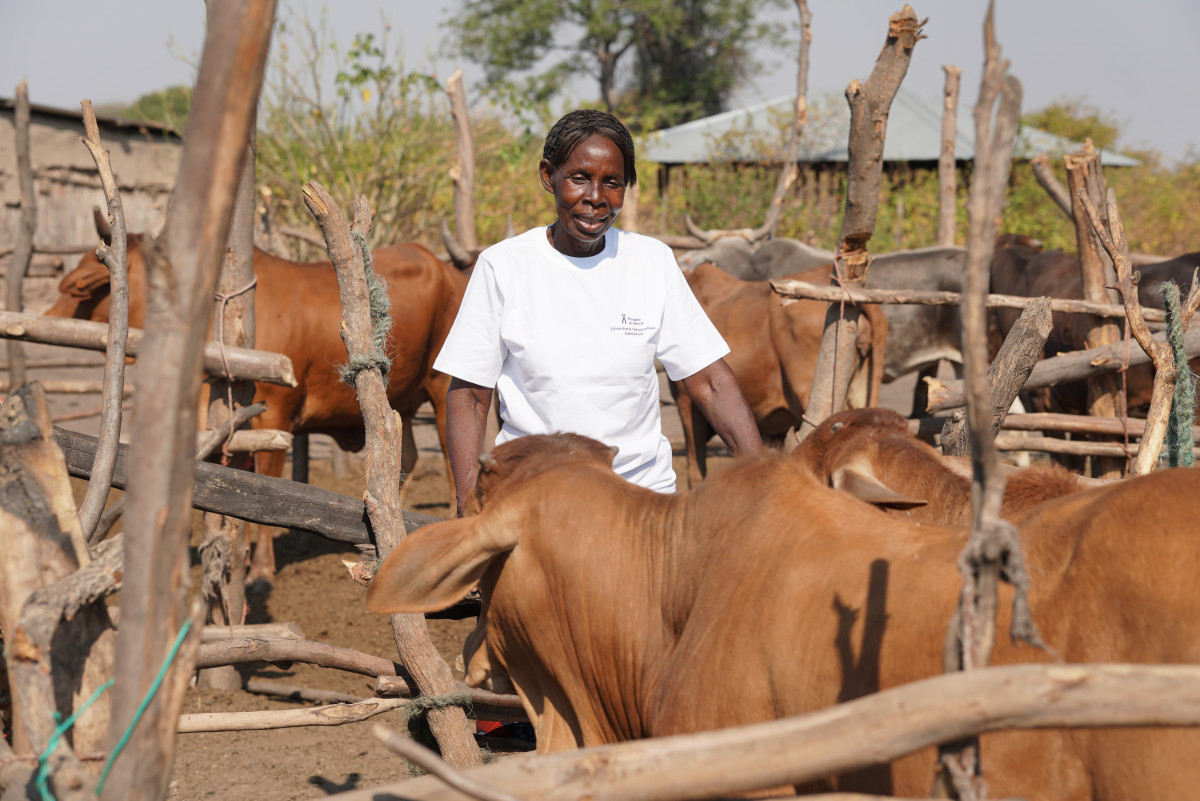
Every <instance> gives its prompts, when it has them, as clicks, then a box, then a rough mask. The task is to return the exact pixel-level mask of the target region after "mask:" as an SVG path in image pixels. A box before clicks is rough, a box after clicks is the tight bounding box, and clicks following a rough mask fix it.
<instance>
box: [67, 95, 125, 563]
mask: <svg viewBox="0 0 1200 801" xmlns="http://www.w3.org/2000/svg"><path fill="white" fill-rule="evenodd" d="M80 105H81V106H82V108H83V127H84V130H85V131H86V132H87V136H86V137H85V138H84V139H83V140H82V141H83V144H84V145H85V146H86V147H87V149H88V152H89V153H91V154H92V160H93V161H95V162H96V170H97V171H98V172H99V173H100V185H101V186H102V187H103V188H104V199H105V201H106V202H107V204H108V225H109V231H110V241H109V244H105V243H104V242H101V243H100V245H99V246H98V247H97V248H96V257H97V258H99V259H100V261H102V262H104V266H105V267H107V268H108V276H109V304H110V306H109V313H108V348H107V349H106V351H105V355H104V400H103V406H102V408H101V411H100V442H99V444H98V446H97V448H96V461H95V462H94V463H93V465H92V477H91V478H90V479H89V480H88V485H87V492H86V493H85V494H84V496H83V502H82V503H80V505H79V525H80V527H81V528H82V529H83V536H84V537H85V538H86V539H87V540H88V542H89V543H92V542H94V540H93V536H92V535H93V533H94V532H95V531H96V526H97V524H98V523H99V522H100V517H101V515H102V514H103V512H104V505H105V503H107V501H108V493H109V489H110V488H111V486H112V476H113V470H114V469H115V468H116V461H117V445H118V443H119V442H120V441H121V398H122V394H123V392H124V389H125V351H126V345H127V344H128V342H129V265H128V261H127V258H126V239H127V237H126V228H125V209H124V207H123V206H122V205H121V195H120V193H119V192H118V191H117V182H116V179H115V178H114V177H113V171H112V165H111V164H110V163H109V159H108V151H107V150H106V149H105V147H104V145H103V143H101V141H100V128H99V126H98V125H97V124H96V112H95V111H94V110H93V109H92V101H91V100H84V101H83V102H82V103H81V104H80Z"/></svg>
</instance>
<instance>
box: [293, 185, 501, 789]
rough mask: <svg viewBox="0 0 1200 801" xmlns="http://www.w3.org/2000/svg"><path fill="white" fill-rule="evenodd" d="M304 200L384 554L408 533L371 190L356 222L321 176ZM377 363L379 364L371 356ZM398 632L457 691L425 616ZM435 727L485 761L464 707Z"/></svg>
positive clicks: (429, 677)
mask: <svg viewBox="0 0 1200 801" xmlns="http://www.w3.org/2000/svg"><path fill="white" fill-rule="evenodd" d="M304 202H305V204H306V205H307V206H308V209H309V211H311V212H312V214H313V217H315V218H316V220H317V224H318V225H319V226H320V227H321V230H322V231H323V232H324V234H325V241H326V243H327V246H328V249H329V258H330V260H331V261H332V262H333V266H334V269H335V270H336V271H337V277H338V293H339V294H340V296H341V300H342V315H343V318H342V341H343V342H344V343H345V344H346V352H347V354H348V355H349V359H350V361H349V364H348V367H349V368H350V372H348V375H349V378H348V379H347V380H353V382H354V388H355V391H356V392H357V393H358V403H359V406H360V407H361V408H362V413H363V424H364V426H365V428H366V448H367V451H366V472H367V488H366V492H365V494H364V500H365V501H366V506H367V514H368V516H369V517H370V520H371V529H372V531H373V532H374V534H375V540H376V546H377V549H378V555H379V558H380V559H383V558H384V557H386V556H387V555H388V553H390V552H391V550H392V548H394V547H395V546H396V545H397V544H399V543H400V542H401V541H402V540H403V539H404V537H405V536H406V534H405V530H404V519H403V517H402V516H401V510H400V506H401V504H400V484H401V478H402V477H401V475H400V423H399V415H398V414H396V412H395V410H393V409H392V407H391V404H389V403H388V398H387V387H386V384H385V382H384V378H383V373H382V371H381V369H380V366H379V364H378V361H377V358H378V356H380V355H381V354H378V353H377V345H378V340H379V337H378V335H377V331H376V330H375V328H374V327H373V319H372V318H373V316H374V315H375V314H376V311H375V310H372V309H371V308H370V301H369V299H368V297H369V289H368V281H367V275H366V268H365V263H366V258H367V253H365V252H364V251H365V249H366V247H367V246H366V241H367V234H368V233H369V231H370V227H371V211H370V207H369V206H368V205H367V200H366V198H364V197H359V198H358V200H357V201H356V202H355V205H354V225H353V226H352V227H348V226H347V225H346V220H345V217H343V216H342V213H341V211H340V210H339V209H338V207H337V204H336V203H335V202H334V200H333V198H332V197H330V195H329V193H328V192H326V191H325V189H324V187H322V186H321V185H320V184H319V183H317V182H316V181H310V182H308V183H307V184H305V185H304ZM372 362H374V363H372ZM391 624H392V635H393V638H394V639H395V641H396V650H397V652H398V653H399V655H400V661H401V662H402V663H403V664H404V666H405V668H406V669H407V670H408V671H409V673H410V674H411V675H412V678H413V683H414V684H415V685H416V687H417V689H418V691H419V692H420V694H421V695H423V696H439V695H445V694H448V693H454V692H455V691H456V688H455V685H454V680H453V677H452V675H451V673H450V668H449V666H448V665H447V664H446V662H445V661H444V660H443V659H442V658H441V656H440V655H439V654H438V652H437V649H436V648H434V647H433V644H432V643H431V642H430V641H429V632H428V629H427V628H426V626H425V618H424V617H423V616H422V615H392V616H391ZM428 719H429V728H430V730H431V731H432V732H433V735H434V737H436V738H437V741H438V744H439V745H440V746H441V749H442V754H443V756H444V757H445V758H446V761H447V762H449V763H450V764H451V765H453V766H454V767H456V768H468V767H473V766H476V765H479V764H481V758H480V755H479V748H478V747H477V746H476V745H475V740H474V738H473V736H472V734H471V729H470V727H469V725H468V722H467V718H466V715H465V714H464V713H463V710H462V709H461V708H460V707H457V706H446V707H442V708H440V709H439V708H434V709H431V710H430V711H429V718H428Z"/></svg>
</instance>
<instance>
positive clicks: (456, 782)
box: [371, 723, 521, 801]
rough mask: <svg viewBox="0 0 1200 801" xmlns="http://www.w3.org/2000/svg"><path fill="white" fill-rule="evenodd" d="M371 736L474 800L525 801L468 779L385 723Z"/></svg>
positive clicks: (372, 730)
mask: <svg viewBox="0 0 1200 801" xmlns="http://www.w3.org/2000/svg"><path fill="white" fill-rule="evenodd" d="M371 733H372V734H374V735H375V736H376V737H378V738H379V741H380V742H382V743H383V744H384V745H385V746H387V748H388V750H390V751H394V752H395V753H397V754H399V755H400V756H402V757H404V758H405V759H407V760H408V761H409V762H411V763H413V764H414V765H416V766H417V767H420V768H422V769H423V770H425V771H426V772H428V773H430V774H431V775H433V776H436V777H438V778H439V779H441V780H442V781H444V782H445V783H446V784H448V785H450V786H451V787H453V788H454V789H455V790H458V791H459V792H460V793H464V794H465V795H468V796H470V797H471V798H475V799H478V801H521V799H519V798H517V797H516V796H515V795H512V794H511V793H506V792H504V791H503V790H496V789H494V788H492V787H488V786H487V785H485V784H480V783H479V782H477V781H474V780H472V779H469V778H467V777H466V776H464V775H463V774H461V773H459V772H458V771H456V770H454V768H452V767H450V766H449V765H447V764H446V763H445V762H443V761H442V760H441V758H440V757H438V755H437V754H435V753H433V752H432V751H430V750H429V749H428V748H426V747H425V746H423V745H421V744H420V743H418V742H417V741H416V740H413V739H412V738H410V737H404V736H403V735H400V734H397V733H396V732H394V731H392V730H391V729H389V728H387V727H386V726H383V725H382V724H379V723H376V724H375V725H374V726H373V727H372V728H371Z"/></svg>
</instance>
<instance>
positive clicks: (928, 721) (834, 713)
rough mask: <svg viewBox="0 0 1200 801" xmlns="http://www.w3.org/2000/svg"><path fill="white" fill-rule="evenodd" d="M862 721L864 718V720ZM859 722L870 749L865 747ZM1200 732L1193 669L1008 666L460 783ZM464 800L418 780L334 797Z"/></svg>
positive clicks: (673, 788)
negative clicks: (1171, 730) (1103, 732)
mask: <svg viewBox="0 0 1200 801" xmlns="http://www.w3.org/2000/svg"><path fill="white" fill-rule="evenodd" d="M868 721H869V724H866V723H865V722H868ZM864 725H869V727H870V732H871V747H870V748H864V747H863V731H864ZM1122 725H1182V726H1196V725H1200V668H1198V667H1194V666H1191V665H1171V666H1159V665H1018V666H1012V667H997V668H987V669H983V670H976V671H971V672H970V673H955V674H951V675H947V676H940V677H937V678H932V679H926V680H924V681H920V682H914V683H912V684H908V685H905V686H903V687H898V688H894V689H890V690H884V691H883V692H879V693H875V694H874V695H869V696H867V697H865V698H860V699H857V700H854V701H850V702H848V703H845V704H840V705H838V706H835V707H832V708H830V709H825V710H821V711H819V712H813V713H811V714H808V715H801V716H797V717H791V718H783V719H781V720H776V721H771V722H768V723H759V724H755V725H752V726H741V727H737V728H731V729H723V730H720V731H713V732H704V733H699V734H687V735H680V736H676V737H664V738H659V739H653V740H638V741H634V742H627V743H619V744H616V745H610V746H603V747H598V748H586V749H583V750H580V751H565V752H561V753H556V754H546V755H543V756H539V757H538V758H537V759H535V760H508V761H504V762H499V763H494V764H491V765H487V766H485V767H483V768H479V769H477V770H473V771H470V772H469V773H467V774H466V775H468V776H470V777H472V778H474V779H476V780H478V781H480V782H481V783H484V784H487V785H488V786H490V787H495V788H499V789H502V790H505V791H507V792H510V793H513V794H514V795H518V796H522V797H525V798H545V799H548V801H554V800H555V799H571V798H582V797H585V796H586V797H588V798H590V799H593V801H652V800H653V801H691V799H699V798H710V797H714V796H721V795H730V794H734V793H745V792H748V791H752V790H757V789H766V788H770V787H778V786H780V785H788V784H802V783H804V782H807V781H812V780H814V779H820V778H823V777H825V776H829V775H831V774H837V773H844V772H847V771H851V770H855V769H857V768H861V767H866V766H868V765H873V764H878V763H886V762H889V761H891V760H894V759H897V758H899V757H901V756H904V755H905V754H909V753H912V752H913V751H917V750H919V749H921V748H926V747H928V746H930V745H934V744H936V743H939V742H944V741H947V740H954V739H958V738H962V737H964V736H967V735H971V734H977V733H981V732H987V731H996V730H1000V729H1028V728H1063V727H1105V726H1122ZM387 794H392V795H395V796H398V797H401V798H406V799H411V800H412V801H435V800H436V801H451V800H452V799H453V801H462V799H466V798H468V797H467V796H464V795H462V794H461V793H458V792H456V791H454V790H452V789H450V788H448V787H446V786H445V785H444V784H442V783H441V782H440V781H439V780H438V779H436V778H434V777H425V778H421V779H416V780H413V781H407V782H402V783H398V784H393V785H385V786H382V787H372V788H363V789H360V790H353V791H350V792H347V793H341V794H338V795H335V796H333V798H335V799H337V801H372V800H373V799H379V798H381V797H385V796H386V795H387Z"/></svg>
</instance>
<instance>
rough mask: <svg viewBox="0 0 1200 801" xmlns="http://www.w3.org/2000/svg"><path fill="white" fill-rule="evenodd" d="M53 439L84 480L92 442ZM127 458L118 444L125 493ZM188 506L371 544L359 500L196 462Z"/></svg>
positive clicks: (422, 520)
mask: <svg viewBox="0 0 1200 801" xmlns="http://www.w3.org/2000/svg"><path fill="white" fill-rule="evenodd" d="M54 438H55V441H56V442H57V443H58V444H59V447H61V448H62V450H63V455H64V456H65V457H66V462H67V469H68V471H69V472H70V474H71V475H72V476H75V477H77V478H87V477H88V475H89V474H90V471H91V464H92V459H93V458H94V454H95V450H96V438H95V437H89V436H87V435H86V434H78V433H76V432H74V431H67V430H65V429H62V428H56V429H55V430H54ZM127 458H128V446H125V445H122V446H121V447H120V448H119V449H118V450H117V467H116V470H115V471H114V472H113V486H114V487H117V488H118V489H126V488H127V483H128V477H127V475H126V472H125V463H126V460H127ZM191 502H192V505H193V506H194V507H195V508H196V509H201V510H203V511H211V512H220V513H222V514H227V515H232V516H234V517H237V518H239V519H241V520H245V521H247V522H249V523H260V524H263V525H268V526H278V527H280V528H293V529H297V530H300V531H310V532H312V533H313V534H319V535H320V536H322V537H325V538H327V539H331V540H336V541H338V542H346V543H350V544H352V545H360V546H361V545H370V544H371V543H373V542H374V539H373V537H372V535H371V531H370V526H369V525H368V523H367V516H366V510H365V506H364V504H363V502H362V501H360V500H356V499H354V498H349V497H347V496H345V495H342V494H340V493H337V492H330V491H329V490H325V489H321V488H320V487H310V486H304V485H297V484H295V483H294V482H292V481H288V480H287V479H285V478H273V477H271V476H262V475H258V474H256V473H248V472H246V471H244V470H234V469H233V468H230V467H222V466H220V465H216V464H209V463H207V462H198V463H196V466H195V484H194V485H193V489H192V493H191ZM441 519H442V518H440V517H431V516H430V515H423V514H421V513H419V512H412V511H408V510H405V511H404V525H405V527H406V528H407V529H409V530H412V529H414V528H419V527H420V526H423V525H427V524H429V523H435V522H438V521H440V520H441Z"/></svg>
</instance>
